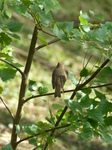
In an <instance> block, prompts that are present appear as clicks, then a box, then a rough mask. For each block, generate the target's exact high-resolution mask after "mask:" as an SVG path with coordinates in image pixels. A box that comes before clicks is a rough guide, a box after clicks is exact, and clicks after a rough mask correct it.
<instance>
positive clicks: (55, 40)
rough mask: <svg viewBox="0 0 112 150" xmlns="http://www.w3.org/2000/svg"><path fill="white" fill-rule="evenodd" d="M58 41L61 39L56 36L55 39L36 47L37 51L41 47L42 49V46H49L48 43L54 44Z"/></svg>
mask: <svg viewBox="0 0 112 150" xmlns="http://www.w3.org/2000/svg"><path fill="white" fill-rule="evenodd" d="M58 41H60V39H58V38H55V39H54V40H52V41H49V42H48V43H47V44H42V45H39V46H38V47H36V48H35V51H38V50H39V49H41V48H43V47H45V46H48V45H50V44H53V43H55V42H58Z"/></svg>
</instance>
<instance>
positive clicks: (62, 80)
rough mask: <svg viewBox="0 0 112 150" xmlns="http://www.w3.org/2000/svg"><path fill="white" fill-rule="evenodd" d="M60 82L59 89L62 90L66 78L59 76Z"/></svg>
mask: <svg viewBox="0 0 112 150" xmlns="http://www.w3.org/2000/svg"><path fill="white" fill-rule="evenodd" d="M60 80H61V87H62V88H63V86H64V84H65V81H66V77H65V76H63V75H61V76H60Z"/></svg>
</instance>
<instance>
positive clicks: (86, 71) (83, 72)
mask: <svg viewBox="0 0 112 150" xmlns="http://www.w3.org/2000/svg"><path fill="white" fill-rule="evenodd" d="M80 76H81V77H87V76H88V70H87V69H86V68H83V69H82V70H81V72H80Z"/></svg>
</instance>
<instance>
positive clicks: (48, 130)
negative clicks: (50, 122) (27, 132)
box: [16, 123, 70, 145]
mask: <svg viewBox="0 0 112 150" xmlns="http://www.w3.org/2000/svg"><path fill="white" fill-rule="evenodd" d="M69 126H70V123H69V124H66V125H63V126H59V127H54V128H51V129H47V130H45V131H43V132H50V131H52V130H54V129H55V130H57V129H62V128H65V127H69ZM40 134H41V133H38V134H34V135H31V136H28V137H25V138H23V139H21V140H19V141H18V142H17V143H16V145H18V144H19V143H21V142H23V141H26V140H29V139H31V138H33V137H35V136H38V135H40Z"/></svg>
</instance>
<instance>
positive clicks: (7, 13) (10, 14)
mask: <svg viewBox="0 0 112 150" xmlns="http://www.w3.org/2000/svg"><path fill="white" fill-rule="evenodd" d="M5 13H6V15H7V16H8V18H11V16H12V13H11V11H10V10H8V9H7V10H6V11H5Z"/></svg>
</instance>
